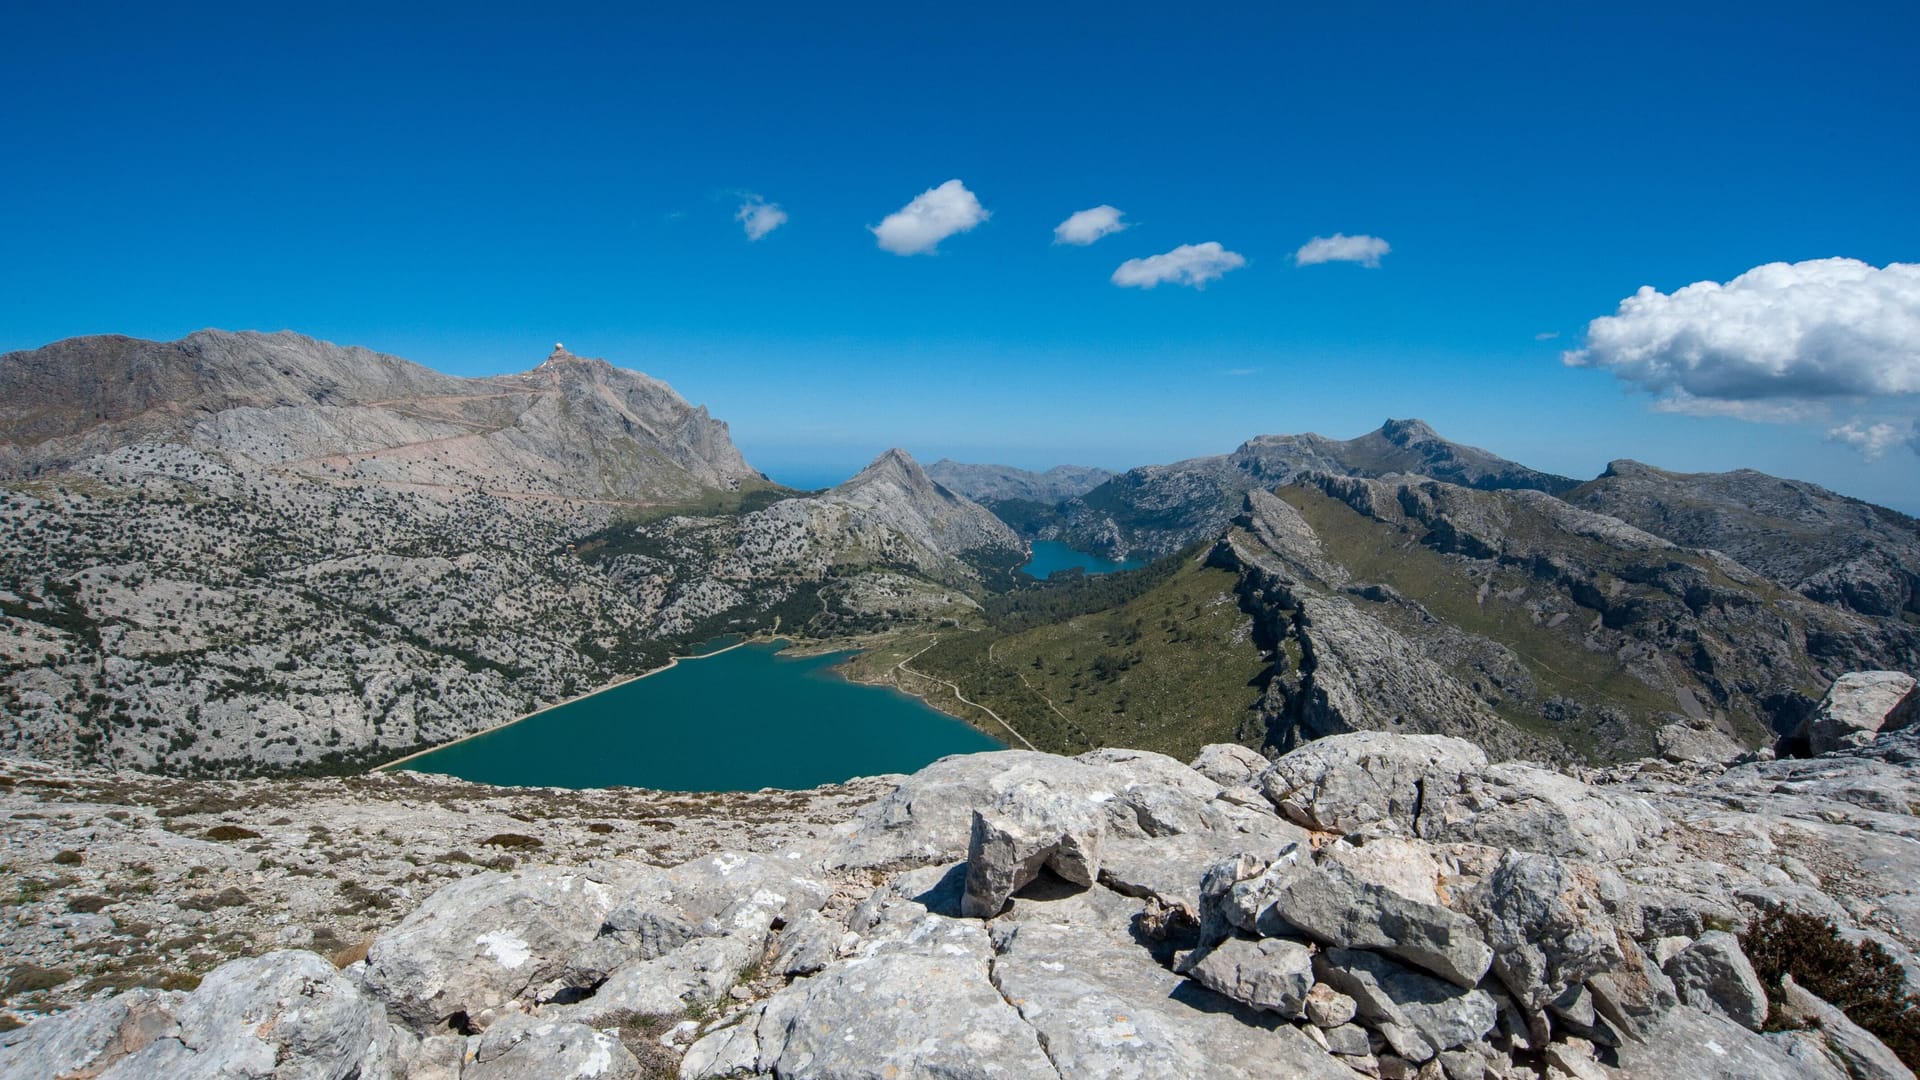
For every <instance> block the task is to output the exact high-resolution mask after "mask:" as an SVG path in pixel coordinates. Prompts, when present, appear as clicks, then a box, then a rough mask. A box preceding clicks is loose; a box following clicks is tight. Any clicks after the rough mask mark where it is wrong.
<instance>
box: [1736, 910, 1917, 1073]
mask: <svg viewBox="0 0 1920 1080" xmlns="http://www.w3.org/2000/svg"><path fill="white" fill-rule="evenodd" d="M1740 946H1741V948H1742V949H1744V950H1745V951H1746V954H1747V959H1749V960H1751V961H1752V962H1753V970H1754V973H1755V974H1757V975H1759V976H1760V981H1761V983H1762V984H1764V985H1765V986H1766V988H1767V1000H1768V1004H1769V1005H1770V1006H1771V1007H1770V1008H1769V1010H1768V1013H1769V1015H1768V1018H1767V1027H1768V1028H1769V1030H1779V1029H1780V1028H1781V1027H1783V1026H1784V1024H1783V1022H1782V1021H1781V1019H1780V1017H1781V1005H1782V1004H1783V1003H1784V1000H1785V993H1784V990H1783V988H1782V983H1781V976H1782V975H1791V976H1793V981H1794V982H1796V983H1798V984H1800V985H1801V986H1802V987H1804V988H1805V989H1806V990H1807V991H1808V992H1810V993H1812V994H1814V995H1815V996H1817V997H1819V998H1820V999H1821V1000H1822V1001H1825V1002H1827V1003H1828V1004H1829V1005H1832V1006H1833V1007H1834V1008H1837V1009H1839V1010H1840V1011H1841V1012H1844V1013H1846V1014H1847V1018H1848V1019H1850V1020H1852V1021H1853V1022H1854V1023H1856V1024H1859V1025H1860V1026H1861V1027H1863V1028H1866V1029H1867V1030H1868V1031H1870V1032H1872V1033H1873V1034H1874V1035H1875V1036H1877V1037H1878V1038H1879V1039H1880V1041H1881V1042H1883V1043H1886V1044H1887V1049H1889V1050H1892V1051H1893V1052H1894V1054H1896V1055H1897V1056H1898V1057H1899V1058H1900V1060H1901V1061H1904V1062H1906V1063H1907V1065H1908V1066H1909V1067H1915V1068H1920V996H1917V995H1914V994H1911V993H1908V992H1907V991H1906V977H1905V974H1904V973H1903V972H1902V971H1901V970H1900V964H1899V962H1898V961H1896V960H1895V959H1894V958H1893V956H1892V954H1890V953H1888V952H1887V950H1885V949H1883V948H1881V947H1880V944H1879V942H1875V941H1862V942H1860V943H1858V944H1855V943H1854V942H1850V941H1847V940H1846V939H1845V938H1842V937H1841V936H1840V931H1839V929H1838V928H1837V927H1835V926H1834V925H1833V923H1832V922H1831V921H1829V920H1827V919H1824V918H1821V917H1820V916H1818V915H1803V914H1800V913H1798V912H1793V911H1787V910H1785V909H1784V908H1776V909H1774V910H1772V911H1767V912H1763V913H1761V915H1760V916H1759V917H1758V918H1756V919H1754V920H1753V922H1752V924H1751V925H1750V926H1748V928H1747V933H1746V935H1745V936H1743V937H1742V938H1741V939H1740Z"/></svg>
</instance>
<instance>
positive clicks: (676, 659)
mask: <svg viewBox="0 0 1920 1080" xmlns="http://www.w3.org/2000/svg"><path fill="white" fill-rule="evenodd" d="M779 640H781V639H780V638H778V637H761V636H759V635H752V636H749V637H743V638H741V639H740V640H739V641H736V642H734V643H733V644H731V645H728V646H726V647H724V648H719V649H715V650H713V651H712V652H704V653H699V654H697V655H694V656H673V657H668V658H667V662H666V663H664V664H661V665H660V666H659V667H657V668H648V669H647V670H646V671H643V672H641V673H639V674H638V675H627V676H625V677H623V678H618V679H615V680H613V681H612V682H610V683H607V684H605V685H603V686H597V687H595V688H593V689H592V690H588V691H585V692H584V693H579V694H575V695H573V696H572V697H570V698H567V699H565V700H564V701H556V702H554V703H553V704H551V705H543V706H541V707H540V708H538V709H535V710H533V711H532V712H530V713H526V714H524V715H521V716H516V717H514V718H513V719H511V720H505V721H502V722H500V723H498V724H495V725H493V726H492V727H488V728H481V729H480V730H479V731H475V732H472V733H470V734H466V735H462V736H460V737H459V738H457V739H448V740H447V741H446V742H443V743H435V744H434V745H432V746H429V747H427V748H426V749H425V750H415V751H414V752H413V753H411V754H408V755H407V756H406V757H403V758H395V759H394V760H392V761H389V762H387V763H386V764H384V765H375V766H374V767H373V768H371V769H368V770H367V771H368V772H370V773H375V772H385V771H387V770H388V769H397V768H400V767H401V766H402V765H405V764H406V763H407V762H409V761H415V760H418V759H420V758H423V757H426V756H427V755H428V754H435V753H439V752H440V751H442V750H445V749H446V748H447V747H449V746H458V745H460V744H461V743H463V742H467V741H469V740H472V739H477V738H479V737H480V736H482V735H491V734H493V733H494V732H496V731H499V730H500V729H502V728H510V727H512V726H513V725H515V724H518V723H521V722H522V721H526V720H531V719H533V718H534V717H536V716H540V715H541V714H543V713H550V712H552V711H553V710H555V709H564V708H566V707H567V706H569V705H572V704H575V703H576V702H581V701H585V700H586V699H588V698H590V697H597V696H599V695H601V694H604V693H606V692H607V691H609V690H613V689H616V688H618V687H622V686H625V685H627V684H628V683H632V682H639V681H640V680H641V679H645V678H650V677H652V676H654V675H658V674H660V673H661V672H663V671H671V670H673V668H674V667H676V666H677V665H678V664H679V663H680V661H682V660H705V659H707V658H708V657H710V656H719V655H720V654H721V653H724V652H730V651H732V650H734V649H738V648H740V647H741V646H742V645H752V644H755V643H756V642H765V641H779Z"/></svg>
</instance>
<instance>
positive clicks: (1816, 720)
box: [1806, 671, 1920, 755]
mask: <svg viewBox="0 0 1920 1080" xmlns="http://www.w3.org/2000/svg"><path fill="white" fill-rule="evenodd" d="M1914 687H1915V680H1914V677H1913V676H1911V675H1908V674H1906V673H1905V672H1900V671H1853V672H1848V673H1847V674H1845V675H1842V676H1840V677H1839V678H1838V679H1835V680H1834V681H1833V685H1832V686H1830V687H1828V688H1827V694H1826V697H1824V698H1822V699H1821V701H1820V705H1819V707H1818V708H1817V709H1815V710H1814V713H1813V715H1812V716H1811V717H1810V718H1809V719H1808V720H1807V724H1806V739H1807V748H1808V750H1809V752H1811V753H1813V754H1815V755H1819V754H1830V753H1832V752H1834V751H1835V750H1840V749H1844V748H1847V747H1852V746H1864V745H1865V744H1867V743H1870V742H1872V741H1873V739H1874V736H1876V735H1878V734H1879V733H1880V732H1881V731H1882V730H1888V731H1893V730H1898V729H1900V728H1903V727H1906V726H1907V725H1909V724H1911V723H1913V722H1914V721H1915V720H1916V719H1920V694H1916V693H1915V691H1914Z"/></svg>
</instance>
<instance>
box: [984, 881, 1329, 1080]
mask: <svg viewBox="0 0 1920 1080" xmlns="http://www.w3.org/2000/svg"><path fill="white" fill-rule="evenodd" d="M995 936H996V947H997V949H998V955H997V956H996V957H995V959H994V962H993V981H994V984H995V985H996V986H998V987H999V989H1000V991H1001V993H1003V994H1004V995H1005V996H1006V998H1007V1000H1009V1001H1012V1002H1013V1003H1014V1004H1015V1005H1016V1006H1017V1007H1018V1008H1019V1010H1020V1016H1021V1017H1022V1019H1024V1020H1025V1022H1026V1023H1027V1024H1029V1025H1031V1026H1032V1027H1033V1029H1034V1030H1035V1031H1037V1032H1038V1034H1039V1036H1040V1038H1041V1039H1042V1040H1043V1042H1044V1045H1045V1046H1046V1049H1047V1054H1048V1057H1049V1058H1050V1059H1051V1061H1052V1068H1053V1069H1057V1070H1058V1075H1061V1076H1088V1077H1092V1076H1131V1077H1139V1078H1142V1080H1148V1078H1156V1080H1186V1078H1190V1077H1196V1076H1210V1077H1211V1076H1217V1077H1223V1078H1228V1080H1253V1078H1255V1077H1268V1076H1287V1077H1301V1078H1303V1080H1321V1078H1324V1080H1351V1073H1349V1072H1348V1070H1347V1069H1346V1068H1345V1067H1344V1066H1341V1065H1338V1064H1336V1063H1335V1062H1334V1059H1333V1058H1331V1057H1330V1056H1328V1055H1327V1054H1326V1053H1325V1052H1324V1051H1323V1050H1321V1049H1320V1048H1319V1047H1318V1046H1317V1045H1315V1044H1314V1043H1312V1042H1310V1041H1309V1040H1308V1038H1307V1037H1306V1036H1305V1035H1302V1034H1301V1033H1300V1031H1299V1030H1298V1029H1297V1028H1295V1027H1293V1026H1292V1025H1290V1024H1284V1023H1281V1024H1272V1023H1262V1022H1260V1021H1259V1020H1258V1019H1256V1018H1257V1017H1258V1016H1260V1015H1262V1014H1259V1013H1255V1012H1254V1011H1253V1010H1250V1009H1242V1008H1241V1007H1239V1006H1236V1005H1235V1004H1234V1003H1233V1002H1231V1001H1228V1000H1227V999H1224V998H1220V997H1216V996H1214V995H1213V994H1212V993H1210V992H1208V991H1206V990H1204V989H1202V988H1201V987H1200V986H1199V985H1198V984H1196V983H1193V982H1190V981H1188V980H1185V979H1182V978H1181V977H1180V976H1178V975H1175V974H1174V973H1172V972H1170V971H1168V970H1167V969H1166V968H1164V967H1162V966H1160V965H1159V964H1156V963H1154V962H1153V959H1152V957H1150V956H1149V955H1147V954H1146V953H1145V952H1144V951H1143V950H1141V949H1140V948H1139V947H1138V946H1137V945H1136V944H1134V943H1133V942H1132V941H1130V940H1128V939H1126V938H1124V937H1118V936H1115V935H1113V934H1112V933H1110V932H1108V931H1104V930H1102V929H1100V928H1098V927H1089V926H1071V925H1061V924H1059V923H1056V922H1053V921H1050V920H1044V919H1043V920H1037V921H1034V922H1028V923H1021V924H1019V925H1018V926H1016V927H1012V928H1009V929H1007V930H1005V931H1000V932H997V933H996V935H995ZM1032 1075H1036V1076H1047V1075H1054V1073H1052V1072H1051V1071H1043V1072H1037V1073H1034V1074H1032Z"/></svg>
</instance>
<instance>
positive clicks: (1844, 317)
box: [1561, 259, 1920, 441]
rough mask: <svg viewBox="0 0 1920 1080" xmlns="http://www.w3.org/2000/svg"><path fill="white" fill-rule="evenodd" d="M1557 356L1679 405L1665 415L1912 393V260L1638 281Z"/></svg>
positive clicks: (1817, 262) (1919, 310) (1918, 373)
mask: <svg viewBox="0 0 1920 1080" xmlns="http://www.w3.org/2000/svg"><path fill="white" fill-rule="evenodd" d="M1561 359H1562V361H1563V362H1565V363H1566V364H1567V365H1568V366H1570V367H1591V368H1606V369H1608V370H1611V371H1612V372H1613V373H1614V374H1615V375H1616V376H1618V377H1619V378H1621V379H1622V380H1624V381H1626V382H1629V383H1632V384H1634V385H1636V386H1639V387H1640V388H1642V389H1644V390H1647V391H1649V392H1651V393H1654V394H1658V395H1661V397H1662V399H1663V401H1666V402H1681V403H1683V407H1680V408H1677V409H1675V410H1674V411H1695V410H1694V409H1693V408H1691V407H1686V406H1685V405H1684V403H1689V402H1693V403H1703V402H1711V403H1714V405H1713V406H1712V407H1714V408H1719V409H1721V411H1722V413H1723V415H1739V414H1740V413H1741V411H1743V410H1748V411H1759V412H1765V411H1768V410H1788V411H1795V410H1797V411H1798V412H1799V413H1800V414H1801V415H1803V416H1804V415H1807V414H1809V413H1812V412H1814V411H1816V410H1818V409H1819V408H1820V407H1822V404H1823V402H1824V401H1826V400H1828V399H1833V398H1849V397H1867V396H1885V395H1900V394H1915V393H1920V265H1916V264H1911V263H1890V264H1888V265H1887V266H1886V267H1885V268H1884V269H1875V268H1874V267H1872V266H1869V265H1868V264H1866V263H1863V262H1861V261H1859V260H1857V259H1814V260H1811V261H1808V262H1800V263H1768V264H1767V265H1765V266H1757V267H1754V268H1753V269H1752V270H1749V271H1747V272H1746V273H1744V274H1741V275H1740V276H1739V277H1736V278H1734V279H1733V280H1732V281H1729V282H1727V283H1726V284H1725V285H1722V284H1720V283H1718V282H1714V281H1698V282H1695V283H1693V284H1692V285H1688V286H1686V287H1685V288H1682V289H1676V290H1675V291H1674V292H1673V294H1672V295H1671V296H1669V295H1667V294H1666V293H1662V292H1660V291H1658V290H1656V289H1654V288H1652V287H1650V286H1642V287H1641V289H1640V291H1639V292H1636V293H1635V294H1634V295H1632V296H1630V297H1627V298H1626V299H1625V300H1622V301H1620V309H1619V311H1618V312H1617V313H1616V314H1613V315H1608V316H1604V317H1602V318H1598V319H1595V320H1593V321H1592V322H1591V323H1589V324H1588V325H1587V341H1586V347H1585V348H1581V349H1575V350H1570V351H1568V352H1566V353H1564V354H1562V356H1561ZM1762 418H1767V417H1762ZM1835 430H1845V428H1840V429H1835ZM1862 430H1863V431H1864V430H1866V429H1862ZM1839 438H1841V439H1842V441H1852V440H1851V439H1849V438H1848V437H1846V436H1839Z"/></svg>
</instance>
